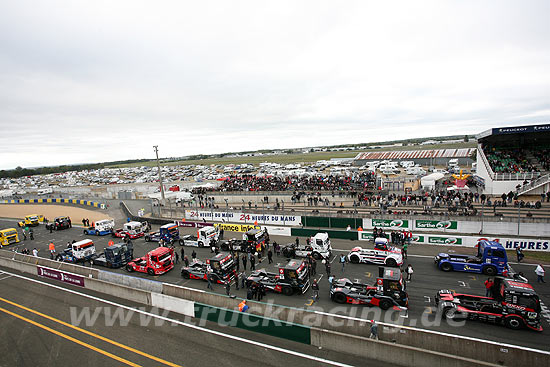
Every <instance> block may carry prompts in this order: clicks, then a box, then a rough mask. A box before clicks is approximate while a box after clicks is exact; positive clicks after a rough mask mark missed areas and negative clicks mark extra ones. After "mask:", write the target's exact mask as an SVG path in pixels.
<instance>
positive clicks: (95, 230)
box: [84, 219, 115, 236]
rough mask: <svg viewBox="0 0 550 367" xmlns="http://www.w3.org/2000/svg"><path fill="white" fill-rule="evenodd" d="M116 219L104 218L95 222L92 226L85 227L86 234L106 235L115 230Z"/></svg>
mask: <svg viewBox="0 0 550 367" xmlns="http://www.w3.org/2000/svg"><path fill="white" fill-rule="evenodd" d="M114 228H115V221H114V220H112V219H102V220H98V221H97V222H95V223H94V225H93V226H92V227H88V228H86V229H84V234H85V235H91V236H105V235H107V234H110V233H112V232H113V229H114Z"/></svg>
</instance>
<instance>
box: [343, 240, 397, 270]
mask: <svg viewBox="0 0 550 367" xmlns="http://www.w3.org/2000/svg"><path fill="white" fill-rule="evenodd" d="M347 257H348V261H349V262H352V263H354V264H359V263H370V264H380V265H386V266H391V267H396V266H401V265H403V254H402V253H401V250H400V249H398V248H396V247H393V246H390V245H388V239H387V238H381V237H379V238H376V239H375V240H374V249H366V248H362V247H354V248H353V249H351V251H350V253H349V254H348V256H347Z"/></svg>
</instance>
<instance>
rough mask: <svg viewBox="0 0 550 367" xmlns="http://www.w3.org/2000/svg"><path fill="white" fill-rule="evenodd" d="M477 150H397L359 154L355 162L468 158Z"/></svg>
mask: <svg viewBox="0 0 550 367" xmlns="http://www.w3.org/2000/svg"><path fill="white" fill-rule="evenodd" d="M475 150H476V148H464V149H431V150H395V151H387V152H366V153H359V154H357V155H356V156H355V160H362V159H365V160H366V159H369V160H384V159H415V158H416V159H418V158H468V157H469V156H470V155H471V154H472V153H473V152H474V151H475Z"/></svg>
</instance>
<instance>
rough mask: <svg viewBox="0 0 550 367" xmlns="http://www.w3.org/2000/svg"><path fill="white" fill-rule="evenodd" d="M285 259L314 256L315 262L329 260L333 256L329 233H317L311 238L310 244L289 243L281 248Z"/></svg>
mask: <svg viewBox="0 0 550 367" xmlns="http://www.w3.org/2000/svg"><path fill="white" fill-rule="evenodd" d="M281 252H282V254H283V256H284V257H287V258H290V257H292V258H295V257H296V256H300V257H307V256H310V255H311V256H312V257H313V258H314V259H315V260H321V259H329V258H330V255H331V254H332V247H331V246H330V239H329V238H328V234H327V233H317V234H316V235H315V236H313V237H311V238H310V239H309V241H308V243H305V244H298V245H297V244H296V243H289V244H288V245H285V246H283V247H282V248H281Z"/></svg>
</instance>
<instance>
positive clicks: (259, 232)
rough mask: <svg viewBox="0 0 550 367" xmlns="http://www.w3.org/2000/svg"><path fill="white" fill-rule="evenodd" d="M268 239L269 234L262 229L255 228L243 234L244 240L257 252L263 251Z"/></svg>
mask: <svg viewBox="0 0 550 367" xmlns="http://www.w3.org/2000/svg"><path fill="white" fill-rule="evenodd" d="M268 238H269V236H268V234H267V232H266V231H265V229H262V228H253V229H250V230H248V231H247V232H245V233H243V240H246V241H248V243H249V246H253V247H256V251H262V247H263V246H264V245H265V241H266V240H267V239H268Z"/></svg>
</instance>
